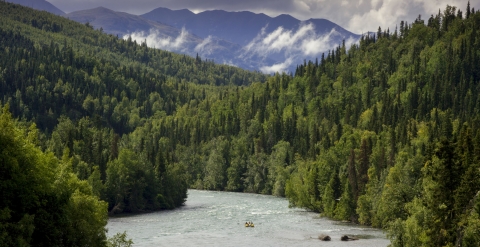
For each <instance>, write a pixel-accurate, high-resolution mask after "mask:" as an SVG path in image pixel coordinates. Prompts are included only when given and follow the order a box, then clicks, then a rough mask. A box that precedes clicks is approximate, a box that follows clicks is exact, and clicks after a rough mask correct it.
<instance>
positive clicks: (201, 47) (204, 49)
mask: <svg viewBox="0 0 480 247" xmlns="http://www.w3.org/2000/svg"><path fill="white" fill-rule="evenodd" d="M211 42H212V36H210V35H209V36H208V37H207V38H206V39H204V40H203V41H202V42H201V43H200V44H198V45H197V46H195V49H194V51H195V52H197V53H200V55H210V54H212V52H213V50H212V49H211V48H209V46H208V45H209V44H210V43H211Z"/></svg>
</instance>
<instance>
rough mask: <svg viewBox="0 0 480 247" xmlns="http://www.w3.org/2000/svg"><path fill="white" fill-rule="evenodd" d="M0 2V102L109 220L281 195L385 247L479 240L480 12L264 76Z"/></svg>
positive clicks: (418, 24)
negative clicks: (353, 226)
mask: <svg viewBox="0 0 480 247" xmlns="http://www.w3.org/2000/svg"><path fill="white" fill-rule="evenodd" d="M0 6H1V8H0V16H1V17H0V18H1V19H0V20H1V21H0V32H1V34H2V35H0V38H1V39H2V40H1V42H0V52H1V54H0V55H1V56H0V68H1V69H0V71H1V73H0V92H1V93H2V94H1V95H0V96H1V97H0V99H1V100H2V104H4V105H5V104H8V105H9V106H10V111H11V112H12V113H13V116H14V117H17V118H20V119H21V121H20V122H18V123H16V124H17V125H19V126H20V127H21V126H25V125H27V123H25V121H30V122H35V123H37V126H38V128H39V129H40V133H39V134H37V133H36V132H34V130H35V127H34V126H32V127H30V131H27V130H23V131H24V132H28V133H31V134H30V135H29V138H24V139H26V140H32V142H33V141H35V142H36V143H38V146H39V147H40V148H41V149H42V150H44V151H47V152H53V153H54V155H55V156H56V158H55V157H53V155H50V156H45V157H43V156H40V157H43V158H42V159H47V158H48V160H55V159H57V161H58V160H60V159H61V161H62V162H63V163H62V164H71V171H72V173H74V174H75V175H76V177H77V178H78V179H79V180H80V181H84V182H85V181H87V182H88V184H89V185H90V186H91V188H92V193H95V195H98V197H99V198H101V199H103V200H105V201H106V202H108V210H109V212H110V213H118V212H145V211H148V210H157V209H165V208H172V207H175V206H179V205H181V204H182V203H183V201H184V200H185V197H186V194H185V191H186V188H187V187H190V188H197V189H208V190H221V191H236V192H250V193H262V194H272V195H276V196H285V197H287V198H288V200H289V202H290V204H291V205H292V206H296V207H303V208H308V209H310V210H313V211H316V212H319V213H321V214H322V215H323V216H327V217H331V218H335V219H338V220H346V221H351V222H356V223H360V224H364V225H371V226H374V227H379V228H383V229H385V230H386V231H387V233H388V236H389V237H390V239H391V242H392V246H432V247H434V246H455V245H461V246H476V245H477V244H478V243H479V242H480V235H479V234H478V229H480V201H479V200H480V199H479V198H478V194H479V191H480V166H479V164H480V115H479V113H480V97H479V95H480V86H479V85H480V62H479V61H480V32H478V27H480V12H479V11H475V10H474V9H473V8H470V5H468V6H467V8H466V10H465V11H461V10H459V9H457V8H456V7H452V6H447V7H446V8H445V9H444V10H443V11H441V12H439V13H438V14H435V15H432V16H431V17H430V18H429V19H428V20H423V19H421V18H420V17H419V18H418V19H416V20H413V21H412V22H408V23H407V22H404V21H403V22H401V23H399V26H398V27H399V28H398V30H395V31H393V32H390V31H389V30H382V29H381V28H379V30H378V32H376V33H374V34H371V35H368V36H364V37H362V38H361V39H360V41H359V43H355V44H352V45H349V46H347V45H346V44H345V43H344V44H341V45H340V46H337V47H336V48H335V49H333V50H330V51H329V52H327V53H325V54H323V55H322V56H320V58H319V59H318V60H316V61H305V62H304V63H302V64H299V65H298V66H297V69H296V71H295V75H294V76H290V75H288V74H279V73H277V74H275V75H273V76H269V77H265V76H264V75H262V74H258V73H251V72H248V71H244V70H240V69H238V68H234V67H229V66H224V65H215V64H214V63H212V62H210V61H204V60H202V59H200V58H190V57H186V56H183V55H177V54H173V53H169V52H165V51H159V50H155V49H149V48H147V47H146V46H145V45H144V44H136V43H135V42H133V41H131V40H119V39H117V38H116V37H115V36H113V35H106V34H104V33H102V32H100V31H98V30H97V31H95V30H93V28H91V27H90V26H88V25H80V24H78V23H75V22H72V21H69V20H66V19H63V18H60V17H57V16H53V15H49V14H47V13H44V12H37V11H33V10H30V9H27V8H23V7H18V6H16V5H11V4H5V3H1V2H0ZM2 11H3V12H2ZM20 16H22V17H24V18H20ZM4 112H5V110H4ZM4 115H7V114H6V113H4V114H3V115H2V116H4ZM6 118H7V117H3V118H2V119H1V120H2V121H3V122H8V121H7V120H3V119H6ZM10 132H11V133H20V132H21V131H17V132H13V131H9V132H8V133H10ZM21 133H23V132H21ZM37 136H38V138H36V139H35V138H34V137H37ZM9 138H10V137H9ZM10 139H12V138H10ZM10 139H8V140H10ZM13 139H14V138H13ZM17 139H19V140H22V139H21V138H17ZM0 143H3V142H0ZM21 144H22V143H20V144H19V145H17V146H15V147H18V148H21V147H23V145H21ZM32 145H33V144H32ZM2 148H3V146H2ZM12 150H16V149H15V148H14V149H12ZM11 153H12V152H10V151H9V152H3V153H1V154H2V155H10V154H11ZM22 153H23V152H17V153H14V154H16V155H18V156H19V157H22V156H21V155H20V154H22ZM7 157H9V156H7ZM39 159H40V158H39ZM27 160H28V159H27ZM40 160H41V159H40ZM69 162H70V163H69ZM52 163H54V162H53V161H52ZM8 164H10V163H8ZM12 164H13V163H12ZM48 164H50V163H48ZM65 169H68V166H67V168H65ZM12 170H13V171H15V170H14V169H12ZM26 171H29V170H26ZM67 173H68V172H67ZM1 174H4V173H1ZM20 174H21V173H20ZM29 174H30V173H29ZM33 174H34V173H33ZM32 176H33V177H34V178H36V176H34V175H32ZM73 180H74V179H72V181H73ZM0 181H5V180H3V179H2V180H0ZM16 181H17V180H16ZM18 181H19V183H20V182H22V181H24V180H22V179H18ZM25 181H26V180H25ZM39 182H40V183H41V184H44V183H45V181H43V180H39ZM5 184H7V183H5ZM7 185H8V184H7ZM72 187H73V188H75V187H74V186H72ZM35 188H36V189H39V190H40V191H42V190H44V188H45V187H44V186H38V188H37V187H35ZM54 189H58V187H55V188H54ZM52 190H53V189H52ZM23 192H24V191H23ZM47 192H50V191H47ZM25 193H26V192H25ZM47 194H48V193H47ZM48 195H51V194H48ZM83 195H84V196H86V197H89V196H91V195H90V194H88V193H85V194H83ZM8 196H9V199H10V198H15V196H14V195H11V194H8ZM53 198H56V197H53ZM0 203H4V204H0V206H1V207H0V208H4V207H7V209H8V210H10V209H11V207H10V205H9V204H8V203H6V202H3V201H2V202H0ZM106 207H107V206H106ZM3 212H8V211H3ZM21 213H23V214H20V213H18V212H17V211H15V215H16V217H17V218H15V220H16V221H14V220H11V221H8V223H9V224H11V225H12V227H11V228H12V229H13V230H11V232H14V233H15V232H16V229H17V228H14V226H17V225H19V224H17V223H18V222H19V221H20V220H21V219H22V217H19V216H18V215H20V216H23V217H24V221H22V222H25V221H27V222H29V221H28V220H29V219H31V218H30V216H29V215H30V214H29V212H26V211H22V212H21ZM8 229H10V228H8ZM25 234H27V233H25ZM34 236H37V235H34Z"/></svg>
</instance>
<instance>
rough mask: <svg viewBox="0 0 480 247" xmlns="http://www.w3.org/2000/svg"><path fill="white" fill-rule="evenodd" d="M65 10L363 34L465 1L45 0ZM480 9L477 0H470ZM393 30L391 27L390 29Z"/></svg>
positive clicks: (426, 16)
mask: <svg viewBox="0 0 480 247" xmlns="http://www.w3.org/2000/svg"><path fill="white" fill-rule="evenodd" d="M47 1H49V2H50V3H52V4H53V5H55V6H57V7H58V8H60V9H61V10H63V11H64V12H66V13H69V12H72V11H77V10H84V9H90V8H96V7H99V6H103V7H106V8H109V9H112V10H115V11H122V12H127V13H131V14H138V15H139V14H144V13H147V12H149V11H151V10H153V9H155V8H158V7H166V8H169V9H174V10H176V9H190V10H192V11H193V12H195V13H198V12H201V11H205V10H213V9H221V10H226V11H251V12H254V13H265V14H267V15H269V16H272V17H275V16H277V15H280V14H290V15H291V16H293V17H295V18H297V19H299V20H307V19H310V18H323V19H328V20H330V21H333V22H335V23H337V24H338V25H340V26H342V27H344V28H345V29H347V30H349V31H351V32H353V33H357V34H362V33H365V32H367V31H377V30H378V27H379V26H380V27H381V28H382V30H385V29H386V28H390V30H392V29H395V27H396V25H398V24H399V23H400V21H402V20H404V21H407V22H408V23H411V22H413V21H414V20H415V19H416V18H417V17H418V15H421V16H422V19H424V20H428V18H429V17H430V15H432V14H436V13H438V10H439V9H441V10H443V9H445V7H446V6H447V4H448V5H451V6H456V7H457V8H459V9H460V10H462V11H463V12H464V13H465V9H466V6H467V1H468V0H383V1H382V0H355V1H353V0H135V1H131V0H47ZM470 6H471V7H473V8H475V9H477V10H478V9H480V0H470ZM392 31H393V30H392Z"/></svg>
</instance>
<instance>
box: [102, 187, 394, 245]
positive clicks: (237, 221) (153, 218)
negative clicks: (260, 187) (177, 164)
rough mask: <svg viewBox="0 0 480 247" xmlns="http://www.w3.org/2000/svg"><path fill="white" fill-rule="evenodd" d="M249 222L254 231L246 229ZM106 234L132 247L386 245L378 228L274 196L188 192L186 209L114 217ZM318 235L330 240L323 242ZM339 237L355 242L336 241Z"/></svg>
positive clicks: (385, 240)
mask: <svg viewBox="0 0 480 247" xmlns="http://www.w3.org/2000/svg"><path fill="white" fill-rule="evenodd" d="M246 221H252V222H253V223H254V224H255V227H245V226H244V225H245V222H246ZM107 228H108V236H109V237H110V236H113V235H115V234H116V233H118V232H124V231H126V232H127V235H128V237H129V238H131V239H132V240H133V242H134V246H347V247H348V246H368V247H385V246H387V245H388V244H389V243H390V241H389V240H388V239H386V237H385V234H384V233H383V232H382V231H381V230H378V229H374V228H369V227H364V226H359V225H355V224H349V223H342V222H338V221H332V220H329V219H327V218H322V217H319V215H318V214H317V213H313V212H308V211H305V210H303V209H298V208H289V207H288V201H287V200H286V199H285V198H278V197H274V196H266V195H257V194H247V193H232V192H215V191H199V190H189V191H188V199H187V201H186V203H185V206H183V207H181V208H178V209H175V210H171V211H161V212H153V213H147V214H138V215H132V216H125V217H113V218H110V219H109V220H108V224H107ZM320 234H326V235H329V236H330V237H331V238H332V240H331V241H330V242H323V241H320V240H319V239H318V236H319V235H320ZM343 235H349V236H357V237H358V238H360V239H359V240H356V241H348V242H344V241H340V237H341V236H343Z"/></svg>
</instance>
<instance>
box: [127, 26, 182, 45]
mask: <svg viewBox="0 0 480 247" xmlns="http://www.w3.org/2000/svg"><path fill="white" fill-rule="evenodd" d="M187 36H188V32H187V31H186V30H185V29H184V28H182V31H181V32H180V34H179V35H178V36H177V37H176V38H172V37H169V36H166V35H163V34H161V33H160V32H159V31H158V30H156V29H150V31H149V32H148V33H147V32H143V31H141V32H133V33H131V34H127V35H124V36H123V38H124V39H128V38H129V37H131V38H132V40H136V41H137V43H142V42H146V43H147V46H148V47H154V48H157V49H163V50H167V51H182V50H185V43H186V41H187Z"/></svg>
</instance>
